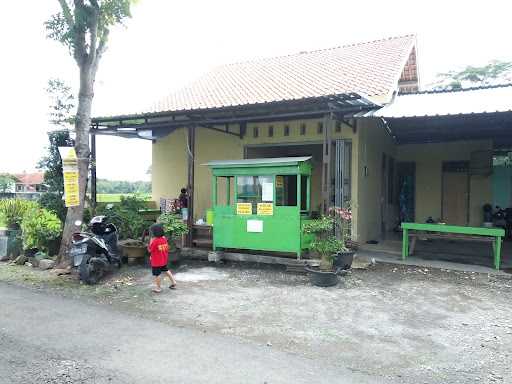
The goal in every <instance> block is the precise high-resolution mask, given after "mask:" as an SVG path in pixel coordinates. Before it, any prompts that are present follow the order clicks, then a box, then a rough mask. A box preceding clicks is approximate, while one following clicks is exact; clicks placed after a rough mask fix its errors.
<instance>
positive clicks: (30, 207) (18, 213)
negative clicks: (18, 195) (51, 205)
mask: <svg viewBox="0 0 512 384" xmlns="http://www.w3.org/2000/svg"><path fill="white" fill-rule="evenodd" d="M38 208H39V206H38V204H37V203H36V202H35V201H30V200H21V199H5V200H0V216H1V220H0V221H2V222H3V223H4V224H5V225H7V227H8V228H11V229H19V228H20V225H21V223H22V221H23V217H24V216H25V214H26V213H28V212H30V211H35V210H37V209H38Z"/></svg>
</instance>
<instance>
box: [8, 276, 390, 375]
mask: <svg viewBox="0 0 512 384" xmlns="http://www.w3.org/2000/svg"><path fill="white" fill-rule="evenodd" d="M362 358H364V357H362ZM385 382H386V380H384V378H382V377H368V376H365V375H362V374H360V373H357V372H352V371H349V370H343V369H340V368H336V367H333V366H331V365H328V364H326V363H325V362H322V361H313V360H310V359H307V358H304V357H302V356H297V355H292V354H288V353H284V352H281V351H278V350H276V349H275V348H273V347H272V346H268V345H261V344H255V343H254V344H250V343H247V342H243V341H241V340H238V339H236V338H232V337H229V336H222V335H215V334H208V333H204V332H202V331H197V330H193V329H186V328H178V327H172V326H169V325H165V324H163V323H161V322H158V321H152V320H147V319H142V318H140V317H137V316H134V315H133V314H129V313H124V312H119V311H117V310H115V309H112V308H111V307H108V306H102V305H97V304H92V303H89V302H83V301H79V300H78V299H77V300H73V299H69V298H63V297H60V296H57V295H53V294H50V293H45V292H38V291H35V290H31V289H27V288H22V287H18V286H13V285H7V284H5V283H1V282H0V383H9V384H15V383H23V384H27V383H38V384H42V383H52V384H58V383H124V384H127V383H187V384H191V383H209V384H214V383H222V384H230V383H237V384H239V383H244V384H245V383H260V384H263V383H267V384H276V383H287V384H288V383H296V384H298V383H308V384H309V383H336V384H344V383H385Z"/></svg>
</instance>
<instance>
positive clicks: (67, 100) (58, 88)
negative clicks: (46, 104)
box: [46, 79, 75, 128]
mask: <svg viewBox="0 0 512 384" xmlns="http://www.w3.org/2000/svg"><path fill="white" fill-rule="evenodd" d="M46 93H47V94H48V96H49V97H50V99H51V101H52V103H51V105H50V123H52V124H53V125H57V126H62V127H64V128H69V125H71V124H73V123H74V121H75V117H74V116H73V115H72V113H71V111H72V110H74V109H75V97H74V96H73V92H72V90H71V87H69V86H68V85H66V84H65V83H64V82H63V81H62V80H60V79H50V80H48V87H47V88H46Z"/></svg>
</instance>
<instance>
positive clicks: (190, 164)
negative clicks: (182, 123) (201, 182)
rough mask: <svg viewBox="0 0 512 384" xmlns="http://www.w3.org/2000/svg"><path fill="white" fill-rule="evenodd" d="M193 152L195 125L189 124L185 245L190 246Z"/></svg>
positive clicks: (192, 210)
mask: <svg viewBox="0 0 512 384" xmlns="http://www.w3.org/2000/svg"><path fill="white" fill-rule="evenodd" d="M195 153H196V126H195V125H190V126H188V128H187V160H188V161H187V164H188V173H187V175H188V181H187V192H188V196H189V198H188V220H187V225H188V230H189V232H188V236H187V246H188V247H192V245H193V243H192V240H193V239H192V235H193V233H192V232H193V231H192V225H193V224H194V171H195V165H194V163H195Z"/></svg>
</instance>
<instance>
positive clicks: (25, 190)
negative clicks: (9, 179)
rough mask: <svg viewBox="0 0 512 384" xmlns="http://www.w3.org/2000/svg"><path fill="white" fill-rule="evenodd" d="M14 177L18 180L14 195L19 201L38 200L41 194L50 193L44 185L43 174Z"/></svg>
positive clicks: (23, 174) (35, 173) (36, 173)
mask: <svg viewBox="0 0 512 384" xmlns="http://www.w3.org/2000/svg"><path fill="white" fill-rule="evenodd" d="M14 176H15V177H16V179H17V180H16V183H15V185H14V193H15V196H16V197H17V198H19V199H27V200H36V199H38V198H39V196H40V195H41V193H43V192H47V191H48V187H47V186H46V185H45V184H44V173H43V172H34V173H20V174H17V175H14Z"/></svg>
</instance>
